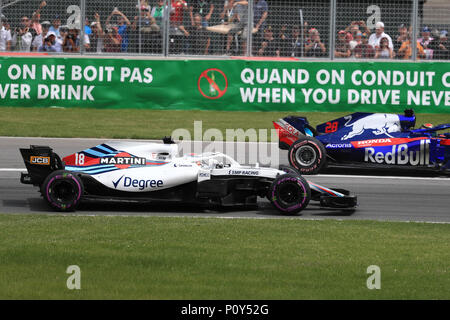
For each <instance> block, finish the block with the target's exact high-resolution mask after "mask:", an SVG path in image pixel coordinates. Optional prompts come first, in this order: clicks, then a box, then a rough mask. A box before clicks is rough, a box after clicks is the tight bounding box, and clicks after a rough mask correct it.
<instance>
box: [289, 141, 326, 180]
mask: <svg viewBox="0 0 450 320" xmlns="http://www.w3.org/2000/svg"><path fill="white" fill-rule="evenodd" d="M288 160H289V164H290V165H291V166H293V167H294V168H295V169H297V170H298V171H299V172H300V173H301V174H316V173H318V172H319V171H320V169H322V167H323V166H324V165H325V160H326V150H325V147H324V146H323V144H322V142H320V141H319V140H317V139H316V138H314V137H306V136H305V137H302V138H300V139H298V140H297V141H295V142H294V143H293V144H292V145H291V146H290V148H289V151H288Z"/></svg>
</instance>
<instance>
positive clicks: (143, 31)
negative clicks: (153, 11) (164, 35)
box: [131, 6, 160, 53]
mask: <svg viewBox="0 0 450 320" xmlns="http://www.w3.org/2000/svg"><path fill="white" fill-rule="evenodd" d="M139 11H140V17H138V16H135V17H134V21H133V23H132V25H131V29H132V30H134V31H136V32H137V34H136V36H137V39H140V40H141V51H142V52H146V53H157V52H158V51H160V50H158V46H159V43H158V42H156V41H155V38H156V37H157V36H159V31H160V28H159V26H158V25H157V24H156V20H155V19H154V18H153V17H152V16H151V15H150V9H149V8H148V7H146V6H143V7H141V10H139Z"/></svg>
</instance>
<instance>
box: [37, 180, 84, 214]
mask: <svg viewBox="0 0 450 320" xmlns="http://www.w3.org/2000/svg"><path fill="white" fill-rule="evenodd" d="M60 178H70V179H72V180H73V181H75V183H76V185H77V187H78V196H77V199H76V200H75V201H74V202H73V203H70V204H68V205H67V207H66V208H70V207H71V206H72V205H75V204H77V203H78V201H79V200H80V197H81V185H80V183H79V182H78V180H77V179H75V178H74V176H73V175H72V174H68V175H67V176H65V177H64V176H63V175H56V176H54V177H53V178H51V179H50V181H49V182H48V183H47V185H46V186H45V194H46V197H47V200H48V202H50V203H51V204H52V205H54V206H56V207H58V208H61V205H59V204H58V203H56V202H54V201H52V200H51V198H50V194H49V189H50V186H51V185H52V182H53V181H54V180H57V179H60Z"/></svg>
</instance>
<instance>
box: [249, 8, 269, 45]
mask: <svg viewBox="0 0 450 320" xmlns="http://www.w3.org/2000/svg"><path fill="white" fill-rule="evenodd" d="M268 15H269V6H268V5H267V2H266V0H256V2H255V3H254V4H253V27H254V28H255V29H254V30H253V44H254V46H255V47H256V48H258V47H259V46H260V44H261V41H262V38H263V37H264V32H263V31H264V30H265V27H266V20H267V16H268ZM255 31H256V32H255Z"/></svg>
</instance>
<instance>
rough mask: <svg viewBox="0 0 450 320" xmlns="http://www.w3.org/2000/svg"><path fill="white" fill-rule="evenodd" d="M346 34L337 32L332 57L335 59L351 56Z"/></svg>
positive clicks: (342, 31) (343, 31)
mask: <svg viewBox="0 0 450 320" xmlns="http://www.w3.org/2000/svg"><path fill="white" fill-rule="evenodd" d="M346 36H347V32H346V31H345V30H341V31H339V32H338V38H337V41H336V45H335V48H334V56H335V57H336V58H348V57H350V55H351V53H352V52H351V50H350V45H349V44H348V43H347V39H346Z"/></svg>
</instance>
